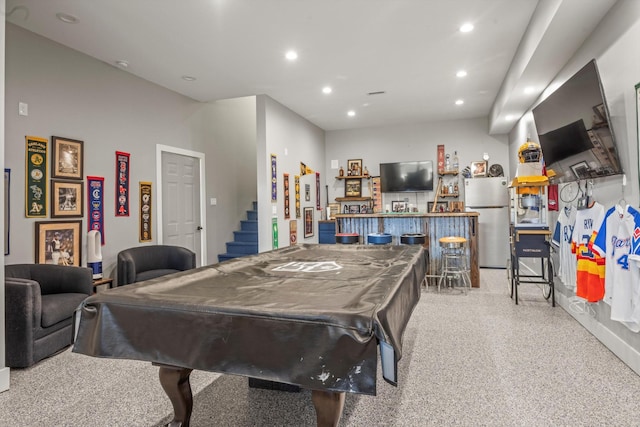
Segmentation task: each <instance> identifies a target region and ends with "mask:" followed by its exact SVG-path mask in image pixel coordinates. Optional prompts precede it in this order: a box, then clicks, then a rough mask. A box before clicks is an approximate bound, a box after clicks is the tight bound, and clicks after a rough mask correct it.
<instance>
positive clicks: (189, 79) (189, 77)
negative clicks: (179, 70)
mask: <svg viewBox="0 0 640 427" xmlns="http://www.w3.org/2000/svg"><path fill="white" fill-rule="evenodd" d="M195 79H196V78H195V77H192V76H182V80H184V81H187V82H192V81H194V80H195Z"/></svg>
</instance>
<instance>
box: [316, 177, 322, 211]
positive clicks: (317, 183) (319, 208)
mask: <svg viewBox="0 0 640 427" xmlns="http://www.w3.org/2000/svg"><path fill="white" fill-rule="evenodd" d="M316 209H317V210H321V209H322V206H320V172H316Z"/></svg>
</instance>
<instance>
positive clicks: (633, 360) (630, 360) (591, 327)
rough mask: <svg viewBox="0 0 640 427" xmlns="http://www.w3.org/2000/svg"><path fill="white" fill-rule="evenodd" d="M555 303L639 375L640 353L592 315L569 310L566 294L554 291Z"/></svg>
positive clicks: (569, 302)
mask: <svg viewBox="0 0 640 427" xmlns="http://www.w3.org/2000/svg"><path fill="white" fill-rule="evenodd" d="M556 303H557V304H558V305H560V307H562V308H563V309H564V311H566V312H567V313H569V315H570V316H571V317H573V318H574V319H576V321H577V322H578V323H580V324H581V325H582V326H583V327H584V328H585V329H586V330H587V331H589V332H590V333H591V334H592V335H593V336H594V337H596V338H597V339H598V341H600V342H601V343H602V344H604V346H605V347H607V348H608V349H609V350H611V352H612V353H613V354H615V355H616V356H617V357H618V358H620V360H622V361H623V362H624V363H625V364H626V365H627V366H628V367H629V368H631V369H632V370H633V371H634V372H635V373H636V374H638V375H640V353H639V352H638V351H637V350H636V349H635V348H633V347H632V346H630V345H629V344H628V343H627V342H625V341H624V340H622V339H621V338H620V337H619V336H618V335H616V334H614V333H613V332H612V331H611V330H610V329H608V328H607V327H605V326H604V325H603V324H602V323H600V322H599V321H598V320H596V319H595V318H594V317H592V316H589V315H586V314H581V313H576V312H574V310H571V309H570V307H569V305H570V304H571V301H570V300H569V298H567V296H566V295H563V294H562V293H559V292H556Z"/></svg>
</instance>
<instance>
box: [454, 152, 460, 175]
mask: <svg viewBox="0 0 640 427" xmlns="http://www.w3.org/2000/svg"><path fill="white" fill-rule="evenodd" d="M459 166H460V163H459V162H458V152H457V151H454V152H453V170H455V171H457V170H458V167H459Z"/></svg>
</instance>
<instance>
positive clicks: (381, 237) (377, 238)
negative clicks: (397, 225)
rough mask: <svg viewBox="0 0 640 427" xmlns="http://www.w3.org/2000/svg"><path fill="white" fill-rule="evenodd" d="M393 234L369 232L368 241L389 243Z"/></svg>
mask: <svg viewBox="0 0 640 427" xmlns="http://www.w3.org/2000/svg"><path fill="white" fill-rule="evenodd" d="M391 240H392V239H391V234H389V233H369V234H367V243H369V244H370V245H388V244H389V243H391Z"/></svg>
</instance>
